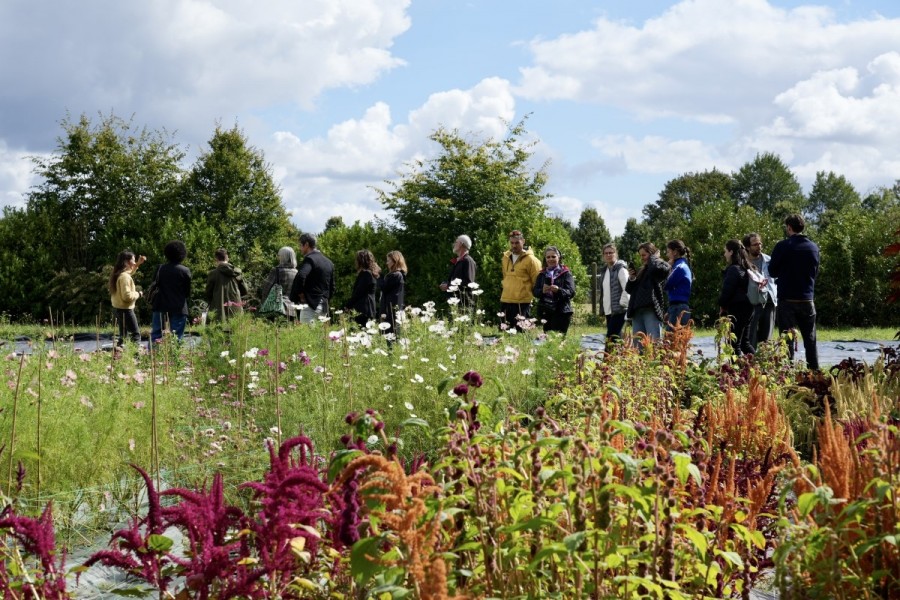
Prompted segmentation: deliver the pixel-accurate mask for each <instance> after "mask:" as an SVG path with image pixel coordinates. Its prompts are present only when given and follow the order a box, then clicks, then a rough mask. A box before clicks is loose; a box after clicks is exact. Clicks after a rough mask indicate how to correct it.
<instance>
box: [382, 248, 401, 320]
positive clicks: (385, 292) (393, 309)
mask: <svg viewBox="0 0 900 600" xmlns="http://www.w3.org/2000/svg"><path fill="white" fill-rule="evenodd" d="M384 264H385V267H386V272H383V273H382V275H381V277H379V278H378V289H380V290H381V301H380V303H379V308H378V313H379V314H380V315H381V318H382V319H384V322H385V323H388V324H389V325H390V327H389V328H388V329H386V330H384V333H385V334H388V333H393V334H394V335H397V324H398V323H397V313H399V312H402V311H403V306H404V295H405V288H406V273H407V268H406V260H405V259H404V258H403V254H401V253H400V251H399V250H391V251H390V252H388V253H387V257H385V263H384Z"/></svg>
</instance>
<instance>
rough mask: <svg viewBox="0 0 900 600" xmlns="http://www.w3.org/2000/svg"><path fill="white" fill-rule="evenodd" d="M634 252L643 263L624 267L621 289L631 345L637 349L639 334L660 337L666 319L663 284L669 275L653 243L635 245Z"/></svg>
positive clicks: (666, 265)
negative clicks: (625, 280) (625, 299)
mask: <svg viewBox="0 0 900 600" xmlns="http://www.w3.org/2000/svg"><path fill="white" fill-rule="evenodd" d="M638 255H640V257H641V262H642V263H643V264H642V266H641V268H640V269H639V270H637V271H635V269H634V267H629V268H628V275H629V277H628V283H626V284H625V291H626V292H628V293H629V294H630V295H631V297H630V298H629V299H628V316H629V317H631V333H632V336H633V337H632V344H634V346H635V347H637V348H641V347H642V345H641V344H642V343H643V341H642V340H641V337H640V334H642V333H643V334H645V335H646V336H648V337H649V338H651V339H654V340H658V339H659V338H660V337H662V324H663V323H664V322H665V319H666V299H665V283H666V278H667V277H668V276H669V270H670V267H669V263H667V262H664V261H663V260H662V259H661V258H660V257H659V249H658V248H657V247H656V245H655V244H654V243H653V242H644V243H643V244H641V245H640V246H638Z"/></svg>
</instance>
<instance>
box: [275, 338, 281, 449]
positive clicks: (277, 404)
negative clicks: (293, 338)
mask: <svg viewBox="0 0 900 600" xmlns="http://www.w3.org/2000/svg"><path fill="white" fill-rule="evenodd" d="M280 329H281V328H280V327H279V326H278V324H277V323H276V324H275V426H276V427H277V428H278V432H277V433H276V434H275V439H276V440H278V446H279V447H280V446H281V393H280V392H279V388H278V382H279V379H278V376H279V375H280V371H281V348H280V346H279V344H278V331H279V330H280Z"/></svg>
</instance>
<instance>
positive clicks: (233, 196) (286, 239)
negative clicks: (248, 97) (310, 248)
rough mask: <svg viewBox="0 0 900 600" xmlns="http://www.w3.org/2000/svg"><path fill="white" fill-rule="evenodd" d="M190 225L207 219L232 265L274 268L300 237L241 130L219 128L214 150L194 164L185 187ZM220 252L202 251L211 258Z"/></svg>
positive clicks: (268, 171) (211, 147) (259, 156)
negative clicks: (272, 264)
mask: <svg viewBox="0 0 900 600" xmlns="http://www.w3.org/2000/svg"><path fill="white" fill-rule="evenodd" d="M182 201H183V203H184V207H185V211H186V214H187V219H186V220H187V221H189V222H190V221H194V220H197V219H200V218H201V217H204V218H205V219H206V221H207V223H208V224H209V226H210V227H212V229H213V230H214V231H215V232H216V234H217V236H216V237H217V242H216V244H215V245H216V246H224V247H225V248H227V249H228V253H229V256H230V258H231V259H232V262H234V263H235V264H238V265H244V266H245V267H246V266H247V265H251V264H253V263H255V262H256V261H258V260H259V258H260V257H261V256H264V257H267V259H266V262H271V260H272V258H271V257H274V256H275V254H276V253H277V252H278V249H279V248H280V247H282V246H284V245H289V244H291V243H294V244H296V240H297V236H298V235H299V233H298V232H297V230H296V228H295V227H294V226H293V225H292V224H291V221H290V218H289V217H288V214H287V211H286V210H285V209H284V206H283V205H282V203H281V194H280V191H279V189H278V186H277V185H275V181H274V179H273V178H272V173H271V168H270V166H269V165H268V164H266V161H265V158H264V157H263V154H262V152H261V151H260V150H257V149H256V148H254V147H253V146H250V144H249V143H248V141H247V138H246V137H245V136H244V133H243V132H242V131H241V130H240V129H239V128H238V127H237V126H235V127H233V128H231V129H229V130H224V129H222V128H221V127H216V130H215V133H214V134H213V136H212V138H211V139H210V140H209V150H208V151H207V152H205V153H203V154H202V155H201V156H200V157H199V158H198V159H197V162H196V163H195V164H194V166H193V168H192V169H191V171H190V173H189V174H188V176H187V177H186V178H185V181H184V185H183V187H182ZM214 251H215V247H212V248H205V249H197V252H207V253H208V254H210V255H211V254H212V253H213V252H214Z"/></svg>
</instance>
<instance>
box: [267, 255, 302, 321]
mask: <svg viewBox="0 0 900 600" xmlns="http://www.w3.org/2000/svg"><path fill="white" fill-rule="evenodd" d="M296 276H297V254H296V253H295V252H294V249H293V248H291V247H290V246H284V247H282V248H281V249H279V250H278V266H277V267H275V268H274V269H272V270H271V271H269V276H268V277H267V278H266V281H265V283H264V284H263V287H262V290H261V291H260V295H259V297H260V299H261V300H262V301H263V302H265V300H266V298H268V297H269V292H271V291H272V288H273V287H274V286H275V285H276V284H277V285H280V286H281V290H282V295H281V302H282V306H283V309H282V311H283V314H284V316H286V317H287V318H288V320H289V321H293V320H294V318H295V317H296V316H297V313H296V311H295V309H294V303H293V302H291V300H290V298H288V295H289V294H290V291H291V286H292V285H294V277H296Z"/></svg>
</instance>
